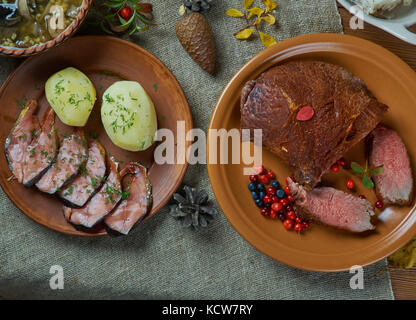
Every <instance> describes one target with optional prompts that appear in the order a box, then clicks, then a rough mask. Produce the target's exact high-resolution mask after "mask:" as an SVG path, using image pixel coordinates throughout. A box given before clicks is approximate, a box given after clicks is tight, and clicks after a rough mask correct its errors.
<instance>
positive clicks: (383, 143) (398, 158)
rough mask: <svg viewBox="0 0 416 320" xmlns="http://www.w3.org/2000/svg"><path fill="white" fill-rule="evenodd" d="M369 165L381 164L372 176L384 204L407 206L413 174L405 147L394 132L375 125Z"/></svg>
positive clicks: (411, 196)
mask: <svg viewBox="0 0 416 320" xmlns="http://www.w3.org/2000/svg"><path fill="white" fill-rule="evenodd" d="M370 147H371V151H370V166H371V167H372V168H376V167H383V171H382V173H381V174H378V175H374V176H373V177H372V178H373V180H374V183H375V187H376V193H377V195H378V197H379V199H382V200H383V202H384V203H385V204H398V205H409V204H410V203H411V202H412V200H413V176H412V169H411V166H410V160H409V156H408V154H407V150H406V146H405V145H404V143H403V141H402V139H401V138H400V136H399V135H398V134H397V132H396V131H394V130H392V129H390V128H386V127H384V126H378V127H377V128H376V129H374V130H373V132H372V133H371V135H370Z"/></svg>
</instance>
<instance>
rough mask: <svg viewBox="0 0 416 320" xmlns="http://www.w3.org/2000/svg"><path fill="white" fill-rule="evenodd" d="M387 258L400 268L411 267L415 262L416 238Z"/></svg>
mask: <svg viewBox="0 0 416 320" xmlns="http://www.w3.org/2000/svg"><path fill="white" fill-rule="evenodd" d="M389 260H390V261H391V262H393V263H394V264H395V265H397V266H399V267H402V268H406V269H409V268H411V267H413V265H414V264H415V262H416V238H415V239H413V240H411V241H410V242H409V243H408V244H406V245H405V246H404V247H403V248H401V249H399V250H398V251H396V252H395V253H393V254H392V255H391V256H390V257H389Z"/></svg>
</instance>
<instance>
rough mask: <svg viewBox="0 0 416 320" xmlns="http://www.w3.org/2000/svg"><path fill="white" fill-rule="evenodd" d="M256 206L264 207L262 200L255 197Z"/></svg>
mask: <svg viewBox="0 0 416 320" xmlns="http://www.w3.org/2000/svg"><path fill="white" fill-rule="evenodd" d="M256 206H258V207H259V208H263V207H264V202H263V200H261V199H257V200H256Z"/></svg>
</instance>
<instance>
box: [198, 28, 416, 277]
mask: <svg viewBox="0 0 416 320" xmlns="http://www.w3.org/2000/svg"><path fill="white" fill-rule="evenodd" d="M312 43H314V44H316V43H343V44H353V45H354V44H355V45H357V44H360V45H362V46H363V47H365V46H367V47H366V48H367V50H370V48H374V49H376V50H377V51H379V52H381V53H382V54H383V56H386V57H388V58H389V59H393V60H394V61H395V63H397V64H398V66H400V71H403V72H404V73H405V74H406V75H407V76H409V77H410V78H412V79H413V81H414V82H415V83H416V72H415V71H414V70H413V69H412V68H411V67H410V66H409V65H407V64H406V63H405V62H404V61H403V60H402V59H400V58H399V57H398V56H397V55H395V54H394V53H392V52H390V51H389V50H387V49H385V48H383V47H382V46H380V45H378V44H375V43H373V42H371V41H368V40H365V39H362V38H359V37H355V36H351V35H345V34H335V33H315V34H305V35H300V36H296V37H293V38H290V39H287V40H283V41H281V42H279V43H278V44H276V45H274V46H271V47H269V48H267V49H264V50H262V51H260V52H259V53H258V54H256V55H255V56H254V57H253V58H251V59H250V60H249V61H247V62H246V63H245V64H244V65H243V66H242V67H241V68H240V69H239V70H238V71H237V72H236V73H235V74H234V76H232V78H231V79H230V80H229V81H228V83H227V84H226V85H225V86H224V89H223V90H222V92H221V95H220V96H219V98H218V99H217V102H216V104H215V107H214V109H213V112H212V114H211V119H210V123H209V126H208V129H213V128H218V127H219V126H214V125H216V124H217V123H216V119H217V115H218V113H219V112H221V111H220V108H219V107H220V104H221V103H222V100H223V99H224V96H225V95H226V93H227V91H228V90H229V89H230V87H231V86H232V85H233V84H234V82H235V81H236V80H238V78H239V77H240V76H241V74H242V73H244V71H245V70H246V69H247V68H254V67H253V65H255V66H256V68H259V67H260V66H261V65H262V64H263V63H264V61H265V60H267V59H273V57H274V56H276V55H278V54H279V53H280V52H282V51H285V50H290V49H293V48H296V47H298V46H301V45H307V44H312ZM291 57H293V56H291ZM398 69H399V68H398ZM396 71H397V70H396ZM415 96H416V95H415ZM223 112H225V111H223ZM209 145H210V135H208V139H207V154H206V159H207V169H208V177H209V180H210V183H211V186H212V190H213V192H214V195H215V198H216V200H217V202H218V204H219V206H220V207H221V209H222V211H223V213H224V215H225V217H226V218H227V220H228V221H229V222H230V224H231V225H232V227H233V228H234V229H235V230H236V231H237V232H238V234H240V236H241V237H242V238H243V239H244V240H245V241H247V242H248V243H249V244H250V245H252V246H253V247H254V248H256V249H257V250H258V251H260V252H261V253H263V254H265V255H266V256H268V257H270V258H272V259H273V260H275V261H278V262H281V263H284V264H286V265H288V266H291V267H294V268H297V269H301V270H307V271H314V272H343V271H348V270H350V267H351V266H352V264H351V265H349V266H339V267H325V266H323V265H322V264H317V263H313V264H310V265H306V266H305V265H304V264H301V263H298V262H293V261H291V259H287V258H286V257H283V258H282V257H280V256H279V254H277V255H276V254H275V253H274V252H270V250H266V249H264V246H263V247H262V244H261V243H258V242H261V241H260V240H255V239H252V238H256V236H253V235H251V236H250V235H247V234H246V233H245V232H244V229H245V228H248V226H244V222H243V221H241V220H240V221H238V219H235V217H233V215H234V214H233V213H230V212H231V211H232V210H236V209H235V208H233V205H232V204H231V201H228V202H227V201H224V199H222V197H223V194H224V188H223V187H220V185H222V184H221V183H220V182H221V179H220V177H221V171H224V170H225V169H224V168H220V166H218V165H215V164H210V163H209V150H210V148H209ZM221 167H223V166H221ZM215 180H216V182H217V184H216V183H215ZM229 211H230V212H229ZM415 211H416V208H415V207H413V208H410V210H409V212H408V214H407V215H406V216H405V217H404V218H403V219H402V220H401V222H400V223H399V224H398V225H397V227H396V228H395V229H394V230H392V231H391V232H390V233H389V234H388V235H387V236H389V237H391V235H392V234H394V233H397V232H399V231H400V228H403V225H407V224H409V223H410V224H411V225H410V226H408V227H407V230H405V232H404V233H403V232H402V233H403V234H401V235H400V237H399V238H397V239H396V241H395V242H394V243H395V246H393V248H391V249H390V250H388V252H387V253H385V254H383V255H380V256H378V257H370V258H369V259H367V260H368V261H365V262H363V263H361V264H360V265H361V266H367V265H370V264H373V263H376V262H378V261H380V260H382V259H384V258H386V257H387V256H389V255H390V254H391V253H393V252H395V251H396V250H398V249H399V248H400V247H402V246H403V245H405V244H406V243H407V242H408V241H410V240H411V238H413V237H414V235H415V234H416V213H415ZM236 220H237V221H236ZM390 247H391V246H390Z"/></svg>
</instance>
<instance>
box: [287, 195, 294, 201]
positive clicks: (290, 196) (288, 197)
mask: <svg viewBox="0 0 416 320" xmlns="http://www.w3.org/2000/svg"><path fill="white" fill-rule="evenodd" d="M287 201H289V202H293V201H295V198H293V196H292V195H291V194H289V195H288V196H287Z"/></svg>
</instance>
